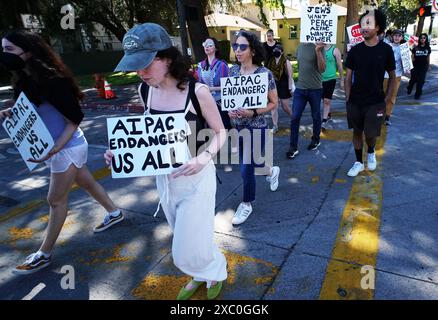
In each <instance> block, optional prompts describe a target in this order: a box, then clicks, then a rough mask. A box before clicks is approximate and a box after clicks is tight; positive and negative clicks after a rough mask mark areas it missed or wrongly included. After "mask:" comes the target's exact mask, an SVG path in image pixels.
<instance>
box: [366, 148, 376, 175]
mask: <svg viewBox="0 0 438 320" xmlns="http://www.w3.org/2000/svg"><path fill="white" fill-rule="evenodd" d="M367 159H368V161H367V168H368V170H370V171H374V170H376V166H377V160H376V153H375V152H373V153H368V158H367Z"/></svg>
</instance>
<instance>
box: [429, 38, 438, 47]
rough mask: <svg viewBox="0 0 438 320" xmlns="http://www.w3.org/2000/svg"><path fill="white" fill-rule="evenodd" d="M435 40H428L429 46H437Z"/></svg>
mask: <svg viewBox="0 0 438 320" xmlns="http://www.w3.org/2000/svg"><path fill="white" fill-rule="evenodd" d="M437 42H438V41H437V39H432V40H430V45H431V46H436V45H437Z"/></svg>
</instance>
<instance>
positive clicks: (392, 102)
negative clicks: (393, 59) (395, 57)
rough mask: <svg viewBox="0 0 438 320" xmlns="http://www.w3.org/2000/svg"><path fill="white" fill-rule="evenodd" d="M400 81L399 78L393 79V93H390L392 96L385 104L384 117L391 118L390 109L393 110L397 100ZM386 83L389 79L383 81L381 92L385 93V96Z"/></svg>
mask: <svg viewBox="0 0 438 320" xmlns="http://www.w3.org/2000/svg"><path fill="white" fill-rule="evenodd" d="M400 81H401V77H396V78H395V88H394V91H393V92H392V95H391V97H390V99H389V101H388V103H387V104H386V115H387V116H391V114H392V109H393V108H394V105H395V100H396V99H397V93H398V88H400ZM388 82H389V79H385V80H383V92H384V93H385V95H386V92H387V91H388Z"/></svg>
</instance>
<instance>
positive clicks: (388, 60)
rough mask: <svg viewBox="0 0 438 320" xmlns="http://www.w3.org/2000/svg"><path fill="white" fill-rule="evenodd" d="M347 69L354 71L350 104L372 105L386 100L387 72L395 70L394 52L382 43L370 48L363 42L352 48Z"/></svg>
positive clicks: (348, 56)
mask: <svg viewBox="0 0 438 320" xmlns="http://www.w3.org/2000/svg"><path fill="white" fill-rule="evenodd" d="M346 67H347V68H349V69H351V70H353V84H352V86H351V92H350V98H349V102H352V103H354V104H358V105H372V104H377V103H381V102H383V101H384V100H385V95H384V93H383V78H384V75H385V71H388V72H390V71H394V70H395V59H394V52H393V51H392V48H391V46H390V45H388V44H386V43H384V42H383V41H380V42H379V43H378V44H377V45H375V46H374V47H368V46H367V45H366V44H365V43H364V42H361V43H359V44H357V45H355V46H354V47H353V48H351V50H350V52H349V53H348V55H347V63H346Z"/></svg>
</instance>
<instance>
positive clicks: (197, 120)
mask: <svg viewBox="0 0 438 320" xmlns="http://www.w3.org/2000/svg"><path fill="white" fill-rule="evenodd" d="M143 85H145V86H146V87H145V88H142V87H141V88H140V91H141V94H142V98H143V101H144V104H145V110H146V109H147V108H148V109H149V113H150V114H152V115H164V114H172V113H184V112H185V111H186V109H187V108H188V106H189V103H190V102H192V104H193V107H194V108H195V110H196V112H197V114H195V113H193V112H191V111H190V110H188V112H187V113H186V116H185V119H186V121H187V122H188V124H189V125H190V131H191V133H192V134H191V135H190V136H189V137H188V139H196V154H193V152H191V153H192V157H196V156H197V155H198V152H199V150H200V148H201V147H202V146H203V145H204V143H206V142H207V141H208V140H207V141H198V140H197V137H198V133H199V132H200V131H201V130H202V129H205V128H206V125H205V119H204V117H203V116H202V111H201V107H200V105H199V101H198V98H197V97H196V93H195V85H196V83H195V82H192V81H191V82H189V92H188V94H187V99H186V103H185V106H184V108H183V109H181V110H176V111H163V110H156V109H153V108H151V107H149V106H147V103H148V102H147V99H148V94H149V86H148V85H147V84H146V83H142V86H143ZM145 91H146V92H147V93H146V92H145ZM199 114H200V116H198V115H199ZM189 146H190V144H189ZM190 151H192V150H190Z"/></svg>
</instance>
